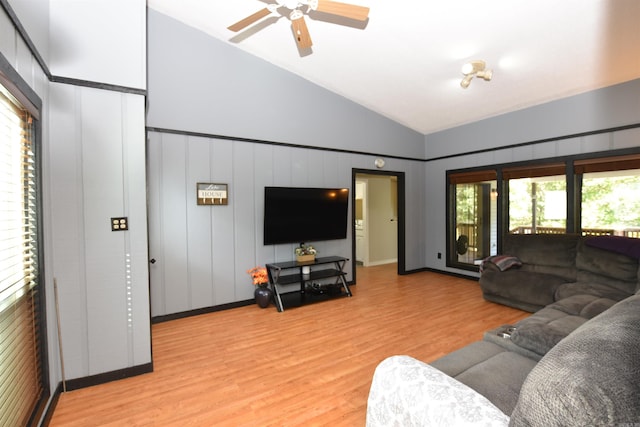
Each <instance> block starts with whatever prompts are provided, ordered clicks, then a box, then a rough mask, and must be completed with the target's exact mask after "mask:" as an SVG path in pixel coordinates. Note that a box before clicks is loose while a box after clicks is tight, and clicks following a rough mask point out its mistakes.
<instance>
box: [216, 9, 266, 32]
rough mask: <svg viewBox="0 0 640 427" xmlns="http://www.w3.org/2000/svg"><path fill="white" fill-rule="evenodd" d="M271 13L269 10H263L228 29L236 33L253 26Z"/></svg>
mask: <svg viewBox="0 0 640 427" xmlns="http://www.w3.org/2000/svg"><path fill="white" fill-rule="evenodd" d="M270 13H271V11H270V10H269V9H268V8H266V7H265V8H264V9H262V10H259V11H257V12H256V13H254V14H253V15H249V16H247V17H246V18H244V19H242V20H240V21H238V22H236V23H235V24H233V25H231V26H229V27H227V29H229V30H231V31H234V32H238V31H240V30H242V29H244V28H246V27H248V26H249V25H251V24H253V23H254V22H256V21H259V20H260V19H262V18H264V17H265V16H267V15H269V14H270Z"/></svg>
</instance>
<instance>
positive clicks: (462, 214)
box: [455, 181, 498, 264]
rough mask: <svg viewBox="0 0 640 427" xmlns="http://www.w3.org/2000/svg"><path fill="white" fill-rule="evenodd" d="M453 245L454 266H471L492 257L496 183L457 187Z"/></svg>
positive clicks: (488, 182) (493, 251)
mask: <svg viewBox="0 0 640 427" xmlns="http://www.w3.org/2000/svg"><path fill="white" fill-rule="evenodd" d="M455 192H456V218H455V220H456V242H455V252H456V255H457V260H458V262H462V263H469V264H473V263H474V261H475V260H478V259H483V258H486V257H488V256H489V255H495V253H496V250H497V206H498V204H497V199H498V193H497V191H496V181H486V182H479V183H470V184H457V185H456V186H455Z"/></svg>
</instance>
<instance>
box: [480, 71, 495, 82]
mask: <svg viewBox="0 0 640 427" xmlns="http://www.w3.org/2000/svg"><path fill="white" fill-rule="evenodd" d="M476 77H478V78H480V79H484V80H485V81H489V80H491V77H493V70H484V71H478V72H477V73H476Z"/></svg>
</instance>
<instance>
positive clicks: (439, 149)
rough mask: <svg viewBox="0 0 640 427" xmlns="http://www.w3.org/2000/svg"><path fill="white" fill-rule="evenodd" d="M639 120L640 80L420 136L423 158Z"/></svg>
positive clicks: (598, 128) (603, 127) (627, 123)
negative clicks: (424, 142)
mask: <svg viewBox="0 0 640 427" xmlns="http://www.w3.org/2000/svg"><path fill="white" fill-rule="evenodd" d="M638 123H640V79H636V80H631V81H629V82H626V83H621V84H618V85H614V86H609V87H606V88H603V89H599V90H595V91H592V92H587V93H583V94H580V95H575V96H571V97H568V98H564V99H560V100H558V101H553V102H548V103H545V104H542V105H538V106H535V107H531V108H526V109H524V110H519V111H514V112H511V113H507V114H503V115H501V116H497V117H493V118H490V119H486V120H482V121H478V122H474V123H471V124H468V125H464V126H458V127H456V128H452V129H447V130H444V131H441V132H437V133H433V134H430V135H427V136H426V137H425V140H426V152H427V158H428V159H434V158H438V157H442V156H448V155H453V154H464V153H468V152H473V151H476V150H483V149H490V148H495V147H504V146H507V145H513V144H520V143H525V142H531V141H539V140H544V139H549V138H561V137H564V136H568V135H574V134H579V133H585V132H591V131H598V130H603V129H610V128H615V127H620V126H626V125H632V124H638Z"/></svg>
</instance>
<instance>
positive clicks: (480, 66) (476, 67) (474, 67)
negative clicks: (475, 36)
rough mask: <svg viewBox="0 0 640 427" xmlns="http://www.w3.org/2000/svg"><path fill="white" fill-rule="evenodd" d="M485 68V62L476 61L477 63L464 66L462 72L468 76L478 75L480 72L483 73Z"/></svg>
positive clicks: (471, 62) (472, 62)
mask: <svg viewBox="0 0 640 427" xmlns="http://www.w3.org/2000/svg"><path fill="white" fill-rule="evenodd" d="M485 67H486V64H485V62H484V61H482V60H480V59H476V60H475V61H470V62H467V63H466V64H464V65H463V66H462V70H461V71H462V74H464V75H465V76H467V75H469V74H474V73H477V72H478V71H483V70H484V69H485Z"/></svg>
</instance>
